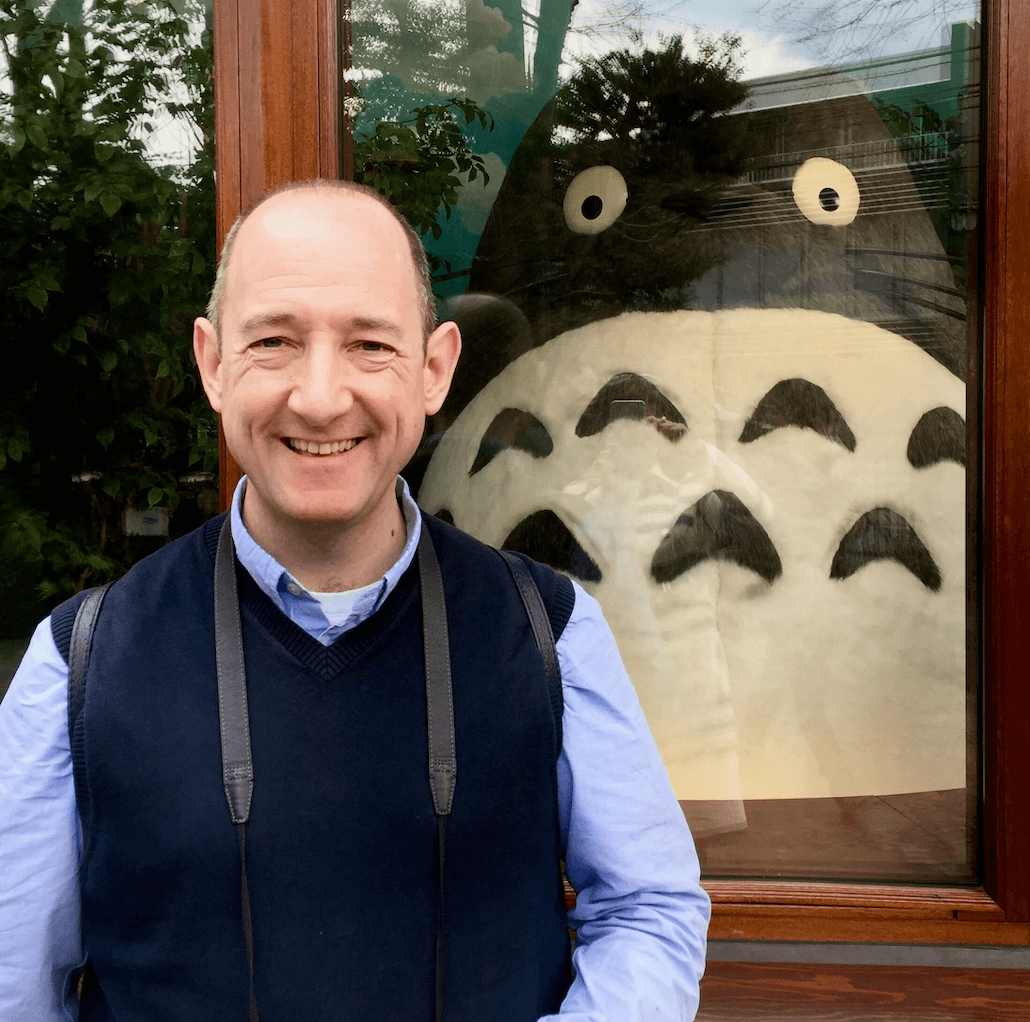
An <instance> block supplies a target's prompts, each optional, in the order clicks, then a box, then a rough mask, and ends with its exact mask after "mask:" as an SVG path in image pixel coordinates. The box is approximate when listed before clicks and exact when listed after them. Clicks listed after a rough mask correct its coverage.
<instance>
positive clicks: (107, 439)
mask: <svg viewBox="0 0 1030 1022" xmlns="http://www.w3.org/2000/svg"><path fill="white" fill-rule="evenodd" d="M97 440H99V441H100V444H101V446H102V447H103V448H104V449H105V450H106V449H107V448H108V447H110V446H111V441H112V440H114V429H113V428H112V427H111V426H108V427H106V428H105V429H98V430H97ZM105 489H106V486H105Z"/></svg>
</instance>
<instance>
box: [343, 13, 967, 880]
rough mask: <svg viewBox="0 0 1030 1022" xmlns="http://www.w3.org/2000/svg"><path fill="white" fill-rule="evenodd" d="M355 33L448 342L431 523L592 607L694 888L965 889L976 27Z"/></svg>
mask: <svg viewBox="0 0 1030 1022" xmlns="http://www.w3.org/2000/svg"><path fill="white" fill-rule="evenodd" d="M344 18H345V19H349V22H350V25H351V26H352V33H351V34H350V35H348V34H346V33H345V41H346V45H345V66H346V68H347V71H346V77H347V99H346V105H345V118H346V123H345V131H347V132H348V133H349V134H352V136H353V152H354V165H355V175H356V177H357V178H358V179H359V180H366V181H369V182H371V183H375V184H377V185H378V186H380V187H381V188H383V189H384V190H386V191H388V192H390V193H391V194H392V195H393V196H394V197H395V198H396V199H397V200H398V201H399V202H400V204H401V205H402V207H403V208H405V210H406V211H407V212H408V213H409V215H410V216H412V217H413V219H414V220H415V221H416V222H417V223H418V224H419V227H420V229H422V230H424V231H426V232H427V233H426V242H427V246H428V248H429V250H430V253H431V255H432V257H433V260H434V270H435V275H436V282H437V289H438V294H439V295H440V296H441V297H442V298H444V299H445V303H444V312H445V314H446V315H449V316H451V317H453V318H454V319H455V320H456V321H457V322H458V323H459V325H460V327H461V330H462V335H463V338H464V352H463V355H462V360H461V363H460V365H459V369H458V374H457V377H456V379H455V383H454V387H453V389H452V392H451V395H450V397H449V398H448V402H447V404H446V405H445V407H444V409H443V411H442V412H441V414H440V415H439V416H437V417H436V418H435V420H434V421H433V422H431V423H430V429H429V431H428V433H427V440H426V443H425V445H424V448H423V450H422V451H421V452H420V455H419V457H418V458H417V459H416V462H415V463H414V464H413V465H412V466H411V468H410V470H409V474H410V476H411V478H412V481H413V482H415V483H420V484H421V488H420V493H419V499H420V502H421V503H422V505H423V506H424V507H425V508H426V509H427V510H428V511H431V512H434V513H440V514H443V515H447V516H450V517H451V518H452V519H453V520H454V522H455V523H456V524H457V525H459V526H460V527H461V528H463V529H466V530H467V531H469V532H471V533H473V534H474V535H476V536H478V537H480V538H481V539H483V540H485V541H487V542H489V543H492V544H494V545H497V546H502V545H503V546H508V547H512V548H515V549H520V550H523V551H525V552H526V553H529V554H531V555H532V556H534V557H537V558H538V559H540V560H543V561H546V562H548V563H550V564H552V565H554V566H555V567H557V568H559V569H561V570H563V571H565V572H567V573H569V574H571V575H572V576H573V577H575V578H577V579H578V580H579V581H580V582H581V583H582V584H583V585H584V586H585V588H586V589H587V590H588V591H590V592H591V593H593V594H594V595H595V596H596V597H597V599H598V600H599V601H600V602H601V604H602V606H603V607H604V610H605V614H606V616H607V618H608V621H609V622H610V624H611V626H612V628H613V631H614V633H615V635H616V638H617V640H618V642H619V647H620V650H621V652H622V656H623V659H624V660H625V663H626V666H627V668H628V670H629V672H630V675H631V677H632V678H633V680H634V683H635V685H636V688H637V691H638V693H639V695H640V699H641V703H642V704H643V707H644V710H645V713H646V714H647V717H648V720H649V722H650V725H651V728H652V730H653V732H654V734H655V737H656V739H657V741H658V744H659V747H660V749H661V752H662V755H663V757H664V759H665V762H666V765H667V766H668V769H669V772H670V775H671V777H672V781H673V785H674V788H675V789H676V792H677V794H678V796H679V798H680V799H681V800H682V803H683V806H684V811H685V812H686V814H687V816H688V819H689V820H690V822H691V825H692V828H693V830H694V833H695V836H696V837H697V840H698V845H699V849H700V852H701V855H702V863H703V867H704V869H705V871H706V873H707V874H708V875H710V876H716V875H724V876H791V877H828V878H840V879H882V880H897V881H925V882H938V883H940V882H949V883H951V882H971V881H973V880H974V879H975V876H976V862H975V856H974V848H975V805H976V791H977V785H978V780H977V776H976V773H975V770H976V759H977V753H976V749H977V738H976V736H977V721H976V719H975V710H973V709H970V708H971V707H973V708H975V705H976V693H975V689H974V688H971V687H970V686H973V685H974V681H973V680H971V679H973V678H974V677H975V670H973V671H967V653H968V651H967V627H966V624H967V591H971V590H970V589H969V586H970V585H971V584H972V583H973V581H974V579H975V572H968V571H967V544H966V536H967V530H968V528H969V525H968V521H967V510H966V508H967V483H966V467H967V466H966V462H967V450H969V451H975V449H976V442H975V427H974V430H973V434H972V441H970V440H968V439H967V429H966V422H967V419H968V418H969V415H968V412H967V392H966V375H967V366H969V365H975V351H976V346H977V343H978V339H977V333H976V324H977V322H978V316H977V314H976V308H977V305H976V297H975V293H974V281H975V276H976V274H975V270H976V260H975V253H976V250H977V249H976V233H975V230H976V202H977V189H978V184H977V179H978V169H979V168H978V159H979V156H978V129H979V111H978V95H979V74H980V72H979V45H980V30H979V23H978V18H979V8H978V5H977V4H975V3H965V2H934V0H895V2H883V0H875V2H874V0H834V2H831V3H830V4H825V3H818V4H816V3H789V4H788V3H773V2H770V3H765V4H759V5H757V9H756V5H755V4H754V3H753V2H752V0H748V2H739V0H720V2H719V3H712V2H700V0H698V2H695V3H692V4H689V5H687V4H683V3H672V2H664V3H663V2H657V0H652V2H646V3H619V2H616V0H590V2H585V0H584V2H578V3H577V2H575V0H537V2H526V3H514V2H512V0H496V2H484V0H468V2H466V0H451V2H448V3H428V2H416V0H354V2H353V4H350V5H346V8H345V10H344ZM969 400H970V401H971V402H972V406H973V407H975V401H973V398H972V396H971V397H970V399H969ZM974 467H975V466H973V465H970V466H969V468H970V470H971V475H972V474H973V473H972V469H973V468H974ZM972 598H973V599H975V596H974V597H972ZM974 605H975V604H974ZM971 619H972V620H975V613H974V614H973V615H972V616H971ZM969 662H973V661H972V660H970V661H969ZM967 679H969V680H967Z"/></svg>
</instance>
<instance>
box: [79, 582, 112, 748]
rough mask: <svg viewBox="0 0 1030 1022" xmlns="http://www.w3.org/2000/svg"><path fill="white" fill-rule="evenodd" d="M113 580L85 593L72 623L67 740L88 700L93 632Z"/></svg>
mask: <svg viewBox="0 0 1030 1022" xmlns="http://www.w3.org/2000/svg"><path fill="white" fill-rule="evenodd" d="M111 585H112V583H111V582H108V583H106V584H105V585H102V586H97V587H96V588H94V589H90V590H88V591H87V592H86V598H85V599H84V600H83V601H82V603H80V604H79V609H78V610H77V611H76V613H75V623H74V624H73V625H72V637H71V643H70V645H69V647H68V739H69V741H71V738H72V731H73V729H74V727H75V719H76V717H78V715H79V713H80V712H81V711H82V707H83V704H84V703H85V701H86V665H87V664H88V663H89V652H90V650H91V649H92V648H93V632H94V631H95V630H96V626H97V618H98V617H99V616H100V607H101V604H103V602H104V597H105V596H106V595H107V590H108V589H110V588H111Z"/></svg>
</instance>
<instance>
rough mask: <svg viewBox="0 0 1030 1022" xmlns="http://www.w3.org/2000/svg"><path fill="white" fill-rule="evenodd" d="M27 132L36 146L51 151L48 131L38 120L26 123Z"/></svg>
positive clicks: (44, 150)
mask: <svg viewBox="0 0 1030 1022" xmlns="http://www.w3.org/2000/svg"><path fill="white" fill-rule="evenodd" d="M25 134H26V135H28V136H29V141H30V142H31V143H32V144H33V145H34V146H36V148H38V149H42V150H43V152H49V151H50V142H49V140H48V139H47V137H46V132H45V131H44V130H43V129H42V127H40V125H39V124H38V123H37V122H36V121H33V122H32V123H31V124H26V125H25Z"/></svg>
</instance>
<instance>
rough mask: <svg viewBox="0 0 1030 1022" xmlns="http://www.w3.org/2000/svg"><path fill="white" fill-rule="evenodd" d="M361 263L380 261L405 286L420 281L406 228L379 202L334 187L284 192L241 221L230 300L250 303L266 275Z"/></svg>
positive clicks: (330, 272)
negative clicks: (404, 229) (416, 274)
mask: <svg viewBox="0 0 1030 1022" xmlns="http://www.w3.org/2000/svg"><path fill="white" fill-rule="evenodd" d="M391 232H392V233H391ZM359 263H360V264H366V265H367V264H378V270H379V271H380V273H381V275H383V279H385V277H390V276H392V275H393V274H394V273H397V274H399V275H400V276H399V278H397V279H398V286H399V287H400V288H402V289H406V284H407V282H408V280H410V282H411V287H412V288H413V289H414V288H415V287H416V280H415V271H414V266H413V265H412V260H411V255H410V250H409V246H408V244H407V240H406V238H405V236H404V232H403V229H402V228H401V227H400V225H399V224H398V223H397V221H396V219H395V218H394V217H393V216H392V215H391V213H390V212H389V210H387V209H384V208H383V207H382V206H381V205H380V204H379V203H378V202H376V201H374V200H372V199H369V198H368V197H366V196H364V195H362V194H360V193H356V192H351V191H345V190H342V189H334V188H324V189H323V188H305V189H298V190H295V191H290V192H283V193H281V194H279V195H275V196H273V197H272V198H271V199H269V200H268V201H267V202H265V203H264V204H263V205H261V206H259V207H258V208H257V209H255V210H254V212H253V213H251V214H250V216H249V217H248V218H247V219H246V220H245V221H244V223H243V224H242V225H241V226H240V228H239V233H238V235H237V238H236V242H235V244H234V246H233V249H232V253H231V256H230V262H229V266H228V268H227V272H226V290H225V295H226V301H227V304H229V305H233V304H236V302H237V300H244V301H246V302H247V303H248V304H249V302H250V300H251V298H252V297H253V289H254V287H255V286H256V287H257V288H258V289H259V290H261V289H262V282H267V281H269V280H272V279H276V278H280V279H286V278H288V277H289V276H291V275H293V274H303V273H312V272H313V273H314V277H315V279H318V278H321V279H322V280H323V283H324V281H325V279H326V278H335V279H336V280H340V279H341V278H345V276H346V273H347V268H348V266H357V264H359ZM309 283H314V280H311V281H309ZM244 295H247V296H248V297H247V298H246V299H244V297H243V296H244Z"/></svg>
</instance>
